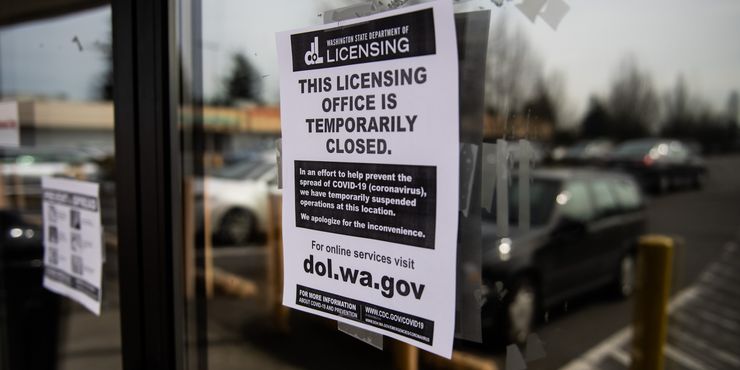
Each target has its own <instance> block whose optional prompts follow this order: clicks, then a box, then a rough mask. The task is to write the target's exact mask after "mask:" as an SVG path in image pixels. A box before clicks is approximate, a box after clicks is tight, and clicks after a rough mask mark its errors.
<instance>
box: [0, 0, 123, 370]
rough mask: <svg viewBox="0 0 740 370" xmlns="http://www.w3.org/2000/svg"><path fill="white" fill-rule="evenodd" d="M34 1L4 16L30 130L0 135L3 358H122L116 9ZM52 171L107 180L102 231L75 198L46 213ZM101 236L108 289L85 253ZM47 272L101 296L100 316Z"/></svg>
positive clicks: (100, 365) (104, 363)
mask: <svg viewBox="0 0 740 370" xmlns="http://www.w3.org/2000/svg"><path fill="white" fill-rule="evenodd" d="M34 4H35V5H28V6H27V7H26V6H19V7H11V8H12V9H9V10H8V12H7V13H6V12H5V11H3V14H2V15H0V24H1V25H0V101H2V102H13V103H17V107H18V118H19V119H18V122H19V129H20V146H18V147H9V146H4V145H0V158H1V160H0V168H1V169H2V171H0V233H2V234H1V235H0V369H119V368H121V366H122V362H121V330H120V321H119V320H120V319H119V318H120V305H119V300H118V266H117V243H116V235H117V234H116V202H115V194H116V191H115V179H114V171H115V148H114V132H113V128H114V122H113V102H112V92H113V90H112V83H113V69H112V68H113V66H112V50H113V49H112V40H111V10H110V7H109V6H102V7H101V6H97V7H92V6H89V5H88V6H82V9H83V10H80V9H81V8H80V7H78V6H77V5H73V4H71V2H70V4H67V5H62V6H59V7H55V6H51V5H50V4H47V3H34ZM60 4H64V2H60ZM41 15H43V17H42V16H41ZM3 118H4V119H5V118H7V117H3ZM5 122H7V121H5ZM5 134H6V131H3V135H5ZM42 178H62V179H76V180H82V181H87V182H91V183H95V184H97V185H98V186H99V191H98V197H99V198H98V199H99V203H98V200H92V201H93V203H92V206H91V207H95V208H97V209H99V210H100V215H101V223H102V235H99V236H98V235H96V231H95V226H94V224H95V222H94V219H90V218H88V216H87V214H86V213H80V211H77V210H76V209H77V208H75V207H72V206H70V207H66V206H64V207H58V208H59V213H58V214H57V213H54V214H53V215H51V214H49V213H44V212H42V201H43V200H44V199H45V198H44V192H43V191H42V187H41V185H42ZM50 204H51V203H50ZM52 207H53V206H52ZM67 208H69V209H70V211H69V214H67V213H63V212H62V210H64V212H67V211H66V209H67ZM50 209H51V208H49V209H47V210H46V212H49V211H50ZM52 216H53V217H52ZM54 219H56V221H54ZM62 220H64V221H65V222H71V224H70V225H68V226H69V228H67V227H65V226H63V225H61V224H60V225H57V224H56V222H62ZM55 225H57V226H58V228H57V226H55ZM44 226H46V227H44ZM90 228H92V229H90ZM52 229H53V230H52ZM50 230H52V231H50ZM78 231H79V232H78ZM91 235H92V240H91V239H90V236H91ZM95 238H102V243H101V249H102V250H97V251H94V252H89V253H92V254H99V255H102V258H103V259H104V262H103V265H102V276H101V278H100V280H102V291H97V290H96V289H98V285H100V281H96V279H95V277H94V273H92V272H91V271H93V270H95V271H97V270H96V268H95V263H94V262H92V261H89V260H86V259H85V260H83V259H81V257H80V256H81V255H82V253H86V254H87V253H88V252H83V251H84V250H94V249H95V248H96V247H95V245H97V243H96V242H94V239H95ZM44 240H46V241H47V243H49V245H52V244H53V243H54V242H56V243H57V244H53V246H55V247H58V248H51V247H50V248H49V250H50V251H51V250H53V251H55V252H57V253H52V254H49V253H46V254H45V253H44ZM70 246H71V248H72V249H71V251H70V250H69V248H70ZM65 248H66V249H65ZM63 255H64V256H68V257H62V256H63ZM54 262H58V263H59V266H58V267H59V269H60V270H65V271H66V270H70V271H71V273H70V274H68V275H58V274H57V273H56V272H54V271H60V270H52V269H50V268H48V266H50V265H49V264H50V263H52V264H53V263H54ZM62 263H71V264H72V266H71V269H70V268H69V266H67V267H64V268H63V267H61V266H62V265H61V264H62ZM45 264H46V265H47V268H45ZM98 268H99V266H98ZM45 273H46V277H47V279H52V276H54V277H55V278H54V279H58V280H54V281H57V282H60V284H61V285H64V286H65V289H69V290H74V291H77V292H82V291H83V290H84V291H87V292H88V293H89V297H94V298H91V299H94V300H99V302H100V315H99V316H97V315H95V314H93V313H92V312H90V311H88V310H87V309H86V308H85V307H83V306H82V305H81V304H80V303H77V302H76V301H74V300H72V299H70V298H67V297H64V296H61V295H59V294H57V293H53V292H51V291H50V290H48V289H46V288H44V286H42V278H43V276H44V274H45ZM85 287H87V288H85ZM88 288H89V289H88ZM86 289H87V290H86ZM97 293H100V294H97Z"/></svg>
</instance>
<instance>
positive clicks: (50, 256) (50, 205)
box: [42, 177, 103, 315]
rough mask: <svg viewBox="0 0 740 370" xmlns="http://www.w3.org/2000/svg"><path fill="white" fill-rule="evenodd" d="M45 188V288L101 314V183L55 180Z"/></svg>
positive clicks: (44, 181)
mask: <svg viewBox="0 0 740 370" xmlns="http://www.w3.org/2000/svg"><path fill="white" fill-rule="evenodd" d="M42 186H43V189H44V210H43V213H44V286H45V287H46V288H47V289H49V290H51V291H54V292H56V293H59V294H61V295H64V296H67V297H69V298H71V299H74V300H75V301H77V302H80V303H81V304H82V305H83V306H85V307H86V308H87V309H88V310H90V311H92V312H93V313H95V314H96V315H100V301H101V297H102V269H103V249H102V237H101V235H102V234H101V226H100V198H99V196H98V184H96V183H91V182H85V181H77V180H68V179H60V178H52V177H44V178H43V179H42Z"/></svg>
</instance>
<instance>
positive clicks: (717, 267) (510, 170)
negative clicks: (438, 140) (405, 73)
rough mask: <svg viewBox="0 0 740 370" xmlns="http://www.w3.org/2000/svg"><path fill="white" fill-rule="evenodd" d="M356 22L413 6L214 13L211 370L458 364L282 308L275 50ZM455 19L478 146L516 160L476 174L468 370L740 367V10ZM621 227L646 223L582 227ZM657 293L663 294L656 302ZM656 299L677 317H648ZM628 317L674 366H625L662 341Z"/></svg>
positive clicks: (607, 6)
mask: <svg viewBox="0 0 740 370" xmlns="http://www.w3.org/2000/svg"><path fill="white" fill-rule="evenodd" d="M355 3H361V4H364V5H365V6H366V7H367V8H368V9H369V8H373V9H381V8H383V7H386V6H406V5H409V4H411V3H417V2H416V1H408V2H406V1H370V0H368V1H359V0H358V1H356V2H353V1H340V0H336V1H302V2H289V1H272V2H260V3H259V4H256V3H251V2H238V1H227V2H218V1H210V0H206V1H203V3H202V5H203V7H202V13H201V14H200V17H199V19H200V20H201V21H202V35H201V36H202V40H201V41H202V42H201V44H200V46H201V50H200V52H201V54H200V56H201V58H202V62H203V75H202V86H203V96H204V108H203V122H204V138H203V139H204V141H205V153H204V158H203V160H204V163H205V180H204V191H205V200H206V202H205V203H206V204H205V211H204V212H203V214H202V215H200V216H202V217H201V218H200V220H203V222H201V223H199V230H202V231H203V232H202V233H199V234H198V235H199V237H202V238H203V240H204V241H205V243H206V252H205V253H204V255H205V256H206V272H205V276H206V277H207V278H206V281H207V286H208V289H206V291H207V292H209V293H208V295H207V297H200V298H199V299H200V300H201V303H203V304H205V306H206V307H207V322H208V329H207V330H208V332H207V338H208V341H207V342H208V343H207V344H208V346H207V347H208V367H209V368H211V369H230V368H235V369H252V368H254V369H273V368H274V369H277V368H293V367H295V368H311V369H313V368H322V369H323V368H337V369H339V368H347V367H352V368H361V369H362V368H368V369H371V368H391V367H393V366H396V365H397V364H398V361H401V362H403V361H404V360H403V359H407V360H408V359H409V358H413V359H414V361H417V360H418V362H413V361H412V362H411V364H410V365H409V363H406V365H402V366H401V367H400V368H404V369H414V368H441V367H444V366H453V365H451V364H450V363H449V362H447V361H448V360H441V359H439V358H436V357H434V356H430V355H428V354H425V353H423V352H422V351H419V352H414V351H410V350H409V348H408V347H404V346H397V345H396V344H397V343H395V342H394V341H391V340H388V339H387V338H386V339H385V342H384V348H383V350H382V351H380V350H378V349H376V348H374V347H371V346H369V345H367V344H364V343H362V342H361V341H358V340H356V339H354V338H352V337H350V336H347V335H345V334H343V333H341V332H339V331H338V330H337V324H336V322H335V321H331V320H327V319H323V318H318V317H316V316H311V315H307V314H304V313H301V312H297V311H292V310H289V309H287V308H285V307H282V305H281V304H280V303H281V288H282V280H281V276H282V270H281V269H282V265H281V260H282V255H281V253H282V247H281V239H280V235H281V222H280V220H281V215H282V214H281V210H282V207H281V191H280V189H279V187H278V183H279V181H278V178H277V177H276V176H277V174H278V171H279V165H278V163H277V161H276V142H277V140H278V139H279V138H280V135H281V131H280V124H281V122H280V110H281V109H291V107H289V106H284V105H281V102H280V98H279V80H280V76H279V75H278V61H277V51H276V47H275V37H274V36H275V33H276V32H280V31H286V30H292V29H299V28H304V27H311V26H318V25H321V24H323V23H324V15H325V14H326V13H327V12H330V11H333V10H335V9H338V8H342V7H346V6H349V5H352V4H355ZM453 3H454V4H455V10H456V12H458V13H460V12H478V11H490V25H489V26H490V31H489V33H488V35H487V37H488V43H487V44H488V48H487V50H486V63H485V66H486V67H485V72H484V73H481V74H480V76H478V77H479V79H480V80H482V81H485V82H484V84H485V91H484V94H483V97H482V100H483V102H484V104H485V114H484V119H483V120H482V121H481V122H478V123H476V125H478V126H479V129H480V132H481V135H482V137H483V142H484V143H485V144H489V143H497V140H504V141H505V143H506V144H507V145H508V148H509V149H507V150H505V151H500V152H498V153H494V154H495V155H494V157H493V159H491V158H487V157H478V158H477V159H479V160H480V163H481V166H482V167H483V169H482V174H483V176H482V177H483V178H482V179H480V181H481V184H482V185H481V187H482V188H483V190H488V193H484V194H482V196H481V199H482V200H483V202H484V207H483V209H482V210H481V214H482V216H481V222H480V224H481V227H480V228H481V231H480V235H475V237H476V238H479V239H480V240H481V246H480V250H481V252H482V254H481V266H482V271H483V281H482V284H481V288H480V289H479V291H478V294H479V297H480V302H479V303H481V306H482V312H481V319H482V323H483V325H482V330H483V343H482V344H479V343H473V342H471V341H468V340H458V341H456V342H455V346H454V349H455V351H456V352H455V354H456V356H454V357H455V359H453V360H452V362H456V365H454V366H461V367H464V366H465V365H460V364H461V363H465V364H468V365H469V364H471V363H474V364H480V365H481V367H485V366H498V368H502V369H503V368H508V369H522V368H537V369H561V368H565V369H576V368H595V369H607V368H624V369H626V368H628V367H629V366H630V362H631V361H632V360H633V359H637V360H639V359H644V358H647V357H650V356H652V357H651V358H654V357H655V358H657V357H659V358H662V359H663V361H664V363H665V365H666V368H670V369H679V368H686V367H688V368H733V367H737V365H738V364H740V362H738V361H740V360H738V359H739V358H740V350H738V346H736V345H735V344H736V343H737V340H738V338H740V337H739V336H738V335H736V334H737V333H736V332H734V331H733V330H732V329H731V328H732V327H734V326H733V325H735V324H737V323H738V320H737V318H738V317H737V314H736V312H737V311H738V310H737V308H738V306H737V305H736V304H735V303H734V302H736V296H737V293H738V288H737V284H733V282H734V281H737V279H738V274H737V273H736V272H737V271H740V264H739V263H738V261H740V259H738V247H737V245H738V243H739V242H740V240H738V236H737V231H738V225H740V208H739V207H737V206H736V205H737V204H740V191H738V189H740V177H738V175H737V173H738V171H737V170H736V169H737V168H738V167H739V166H740V157H738V154H737V153H738V150H740V144H739V143H740V134H739V132H740V126H739V123H738V119H739V118H738V114H740V112H739V109H740V108H739V107H740V97H739V96H740V95H738V90H739V89H740V85H738V82H737V81H740V74H738V73H740V72H738V69H737V68H736V66H737V65H738V64H739V63H740V57H739V56H740V52H739V51H740V46H737V45H738V43H737V42H733V39H732V35H735V34H737V33H738V31H740V29H738V22H737V18H738V16H740V5H739V4H737V3H736V2H732V1H715V2H712V3H711V5H708V4H698V3H695V2H687V1H680V2H675V1H669V0H661V1H655V2H651V3H650V4H643V3H632V2H613V3H610V2H600V3H599V4H592V3H589V2H579V1H575V0H547V1H545V0H542V1H529V0H525V1H516V2H515V1H504V0H501V1H453ZM286 9H289V11H286ZM687 25H690V26H687ZM656 30H660V32H656ZM460 91H461V94H463V96H464V97H465V98H466V99H467V98H470V99H473V98H474V96H473V93H472V92H471V91H470V90H467V89H461V90H460ZM468 113H469V112H468ZM462 114H465V112H463V113H462ZM520 140H527V141H528V145H524V146H522V143H521V142H520ZM671 143H676V144H675V145H673V144H671ZM414 144H415V143H412V142H410V143H408V145H414ZM497 145H498V144H497ZM502 147H507V146H502ZM518 148H530V149H531V152H530V153H523V150H520V149H518ZM673 156H676V157H678V158H680V159H681V160H667V159H668V158H669V157H673ZM501 163H505V166H502V165H501ZM486 166H488V170H487V167H486ZM502 168H505V171H502V170H501V169H502ZM527 173H529V174H528V175H526V176H524V175H522V174H527ZM627 179H628V180H627ZM498 180H500V181H498ZM523 181H527V183H528V184H529V186H521V185H522V184H523ZM563 184H565V185H563ZM501 186H505V187H506V194H507V196H505V197H503V196H502V197H501V198H502V199H501V200H502V202H503V208H504V209H503V210H499V209H497V207H499V206H501V205H500V204H499V203H498V201H497V196H496V194H501V193H500V192H501V191H502V189H501ZM521 189H528V190H524V191H525V192H528V194H521V193H522V190H521ZM497 192H499V193H497ZM491 194H493V196H492V195H491ZM450 196H457V195H450ZM526 206H528V207H530V212H529V213H527V212H521V209H524V210H526V208H525V207H526ZM520 208H521V209H520ZM623 209H628V210H637V209H639V210H641V212H629V214H625V215H624V217H621V215H620V217H610V218H608V219H605V220H604V222H594V223H587V222H586V223H587V224H588V225H586V224H585V223H584V222H585V221H589V220H591V219H593V218H596V217H604V216H608V215H613V214H617V213H619V212H620V211H621V210H623ZM643 209H644V212H642V210H643ZM522 215H527V216H526V217H523V216H522ZM520 217H521V218H523V219H528V220H529V225H521V224H520V221H521V220H520V219H519V218H520ZM504 218H505V220H504ZM564 218H566V219H570V221H574V220H575V221H581V222H567V221H569V220H564ZM564 221H565V222H564ZM504 223H505V225H506V226H505V227H503V225H504ZM502 229H506V233H505V234H503V235H502V232H501V230H502ZM647 234H661V235H664V236H668V237H669V239H658V243H657V244H659V245H660V246H662V247H665V248H663V250H671V251H672V253H673V254H672V257H671V258H670V259H669V260H668V259H665V260H662V261H663V262H666V261H668V262H666V263H665V264H663V265H661V264H660V263H658V262H660V261H658V262H656V261H654V260H653V261H650V262H641V261H648V260H647V259H642V258H643V257H642V256H645V255H646V252H645V250H647V248H649V247H650V245H652V244H650V241H655V240H656V239H650V238H648V239H642V238H641V237H642V236H645V235H647ZM465 236H466V237H470V235H465ZM460 239H463V238H462V237H460ZM666 240H669V241H670V242H666ZM663 242H665V243H663ZM661 243H662V244H661ZM669 244H670V245H672V247H670V248H668V247H666V245H669ZM664 257H666V256H665V255H664ZM640 263H645V264H646V265H642V269H643V270H642V271H643V272H642V273H641V274H638V273H637V271H638V270H640V268H641V267H639V266H641V265H640ZM666 266H670V267H671V268H670V271H668V270H669V269H666V268H665V267H666ZM430 273H433V271H432V272H430ZM660 278H663V283H664V284H663V285H661V286H657V285H643V284H647V283H648V282H654V281H659V280H660ZM661 288H662V289H665V290H667V293H666V295H665V297H668V298H667V299H666V300H664V301H660V300H656V299H655V297H658V296H661V295H660V294H662V291H661V290H660V289H661ZM639 289H645V290H644V291H642V292H640V291H639ZM635 307H647V308H648V309H653V310H654V309H658V310H661V309H664V310H663V311H664V312H666V313H667V314H666V315H665V316H664V318H665V319H666V322H667V325H668V326H667V330H666V331H665V332H666V333H667V336H666V337H665V338H664V339H663V341H662V342H661V343H664V344H665V346H664V347H663V348H664V349H665V351H662V352H653V353H650V354H644V356H641V355H640V353H639V352H637V350H633V343H638V342H636V341H637V340H643V339H644V338H639V337H638V338H635V337H634V336H633V333H635V332H637V333H638V334H639V333H658V332H660V330H657V329H655V328H654V327H651V326H650V325H649V322H647V321H646V320H641V318H640V316H639V315H635V314H634V312H636V308H635ZM648 321H649V320H648ZM646 325H647V326H646ZM639 343H642V342H639ZM327 348H330V349H331V350H327ZM635 348H637V347H635ZM646 356H647V357H646ZM466 361H469V362H466ZM471 367H473V366H472V365H471Z"/></svg>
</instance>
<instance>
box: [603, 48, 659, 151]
mask: <svg viewBox="0 0 740 370" xmlns="http://www.w3.org/2000/svg"><path fill="white" fill-rule="evenodd" d="M607 103H608V107H607V109H608V110H609V113H610V115H611V117H612V118H613V120H614V123H615V125H614V132H613V134H614V136H615V137H616V138H617V139H630V138H635V137H640V136H645V135H647V134H651V133H656V132H657V130H658V128H659V127H658V124H657V119H658V109H659V102H658V98H657V95H656V93H655V89H654V88H653V82H652V79H651V78H650V75H649V74H648V72H645V71H643V70H641V69H640V67H639V66H638V65H637V62H636V61H635V60H634V59H633V58H627V59H625V60H624V61H623V62H622V64H621V65H620V68H619V70H618V72H617V76H616V78H615V80H614V82H613V84H612V86H611V90H610V92H609V96H608V98H607Z"/></svg>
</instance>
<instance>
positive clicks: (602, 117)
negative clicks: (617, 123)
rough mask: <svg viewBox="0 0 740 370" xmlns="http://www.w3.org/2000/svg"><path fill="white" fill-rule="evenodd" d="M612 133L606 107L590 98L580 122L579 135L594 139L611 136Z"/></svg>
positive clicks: (595, 98) (610, 120)
mask: <svg viewBox="0 0 740 370" xmlns="http://www.w3.org/2000/svg"><path fill="white" fill-rule="evenodd" d="M614 131H615V129H614V123H613V121H612V118H611V116H610V115H609V111H608V110H607V109H606V106H604V103H603V102H602V101H601V100H599V98H597V97H595V96H592V97H591V100H590V101H589V106H588V110H587V111H586V114H585V115H584V116H583V121H582V122H581V135H582V136H583V137H585V138H589V139H594V138H599V137H608V136H612V134H613V133H614Z"/></svg>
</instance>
